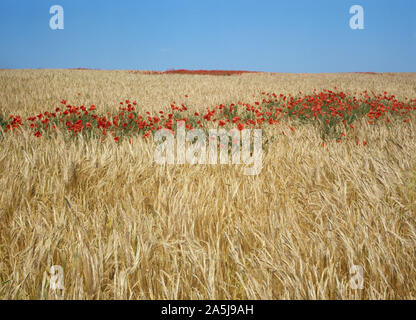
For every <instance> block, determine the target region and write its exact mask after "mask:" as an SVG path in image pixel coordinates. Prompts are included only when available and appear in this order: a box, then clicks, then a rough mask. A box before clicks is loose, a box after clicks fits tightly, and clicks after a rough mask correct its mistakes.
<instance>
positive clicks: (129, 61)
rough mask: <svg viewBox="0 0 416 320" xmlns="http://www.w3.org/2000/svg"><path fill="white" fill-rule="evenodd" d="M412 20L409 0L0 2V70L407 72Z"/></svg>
mask: <svg viewBox="0 0 416 320" xmlns="http://www.w3.org/2000/svg"><path fill="white" fill-rule="evenodd" d="M55 4H57V5H61V6H62V7H63V9H64V30H51V29H50V27H49V20H50V18H51V17H52V15H51V14H50V13H49V8H50V7H51V6H52V5H55ZM354 4H359V5H361V6H362V7H363V8H364V27H365V29H364V30H352V29H350V27H349V19H350V17H351V16H352V15H351V14H350V13H349V8H350V7H351V6H352V5H354ZM415 17H416V0H354V1H346V0H163V1H162V0H153V1H151V0H149V1H148V0H121V1H116V0H114V1H110V0H54V1H48V0H36V1H35V0H0V39H1V40H0V41H1V42H0V68H76V67H85V68H97V69H140V70H166V69H180V68H186V69H233V70H237V69H238V70H257V71H270V72H296V73H298V72H350V71H374V72H416V21H415V20H416V18H415Z"/></svg>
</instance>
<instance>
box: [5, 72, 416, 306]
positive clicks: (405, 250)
mask: <svg viewBox="0 0 416 320" xmlns="http://www.w3.org/2000/svg"><path fill="white" fill-rule="evenodd" d="M334 86H337V87H338V88H340V89H341V90H348V91H363V90H366V89H367V90H369V91H370V90H373V91H375V92H383V91H387V92H389V93H393V94H395V95H396V96H397V97H400V98H401V99H404V98H406V97H407V98H415V96H416V74H414V73H402V74H267V73H258V74H257V73H253V74H242V75H235V76H234V75H233V76H207V75H175V74H161V75H147V74H139V73H129V72H127V71H94V70H0V88H1V90H0V114H1V115H2V117H3V119H6V118H7V117H8V115H9V114H19V115H21V116H22V117H27V116H31V115H33V114H35V113H37V112H41V111H44V110H47V109H51V108H55V107H58V106H59V101H60V100H61V99H68V100H70V101H71V103H73V104H76V105H80V104H85V105H89V104H95V105H97V107H99V108H100V109H101V110H103V111H105V112H107V111H108V112H110V111H114V110H117V109H118V107H119V102H120V101H123V100H124V99H135V100H137V102H138V107H139V108H142V109H145V110H149V111H159V110H169V105H170V103H171V102H173V101H175V102H177V103H181V102H183V101H184V99H185V98H184V95H188V96H189V97H188V98H186V99H187V104H188V105H190V106H192V108H193V110H195V111H203V110H205V108H206V107H211V106H213V105H215V104H218V103H230V102H236V101H239V100H241V101H244V102H253V101H255V99H256V94H259V92H261V91H269V92H276V93H284V94H288V93H297V92H298V91H302V92H312V90H313V89H314V88H317V89H318V90H321V89H330V88H333V87H334ZM253 94H254V96H253ZM289 126H290V123H282V124H281V126H280V127H278V126H277V127H273V128H270V129H269V131H268V132H267V134H268V136H276V139H274V140H273V141H272V142H270V143H269V144H268V147H267V149H266V150H265V152H264V155H263V168H262V171H261V173H260V174H259V175H257V176H246V175H244V174H243V168H244V167H243V166H242V165H231V164H230V165H189V164H187V165H167V166H161V165H157V164H156V163H155V162H154V160H153V154H154V150H155V144H154V143H153V142H151V141H147V140H145V139H143V138H141V137H134V138H132V141H131V143H129V141H127V140H123V141H120V142H119V143H114V142H113V141H112V140H111V139H108V141H105V142H104V143H103V142H99V141H98V140H96V139H95V140H94V139H84V138H82V137H81V138H80V139H79V140H77V141H69V140H65V139H63V138H62V136H60V135H58V136H57V137H55V138H53V139H37V138H36V137H34V136H33V134H32V132H29V131H28V130H25V129H24V130H22V132H13V133H11V134H6V135H3V136H0V298H3V299H55V298H56V296H55V294H54V292H53V291H52V290H51V289H50V285H48V284H49V280H50V274H49V272H50V268H51V267H52V266H54V265H59V266H62V268H63V272H64V287H65V290H64V292H63V296H64V298H65V299H414V298H416V249H415V248H416V247H415V245H416V216H415V210H416V187H415V186H416V183H415V181H416V140H415V122H414V119H412V121H410V123H407V124H406V125H404V124H395V125H394V126H393V127H387V126H370V125H368V124H367V123H364V122H363V123H362V124H361V125H360V127H359V128H357V129H356V131H355V132H354V135H353V136H351V137H349V138H347V139H346V141H344V142H343V143H341V144H338V143H336V142H335V141H333V142H331V141H329V142H328V143H327V145H326V147H325V148H323V147H322V146H321V137H320V134H319V132H318V131H317V130H316V128H314V127H313V126H311V125H305V126H302V127H299V128H296V130H295V131H294V132H291V131H290V130H288V128H289ZM282 130H287V131H288V132H290V134H287V135H284V136H283V135H281V134H280V132H281V131H282ZM356 140H359V141H363V140H365V141H366V142H367V145H365V146H364V145H362V144H360V145H359V146H357V145H356ZM354 265H358V266H361V267H362V268H363V272H364V273H363V277H364V278H363V279H364V285H363V288H362V289H354V288H352V287H351V285H350V284H351V283H350V280H351V277H352V275H351V274H350V268H351V267H352V266H354Z"/></svg>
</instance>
